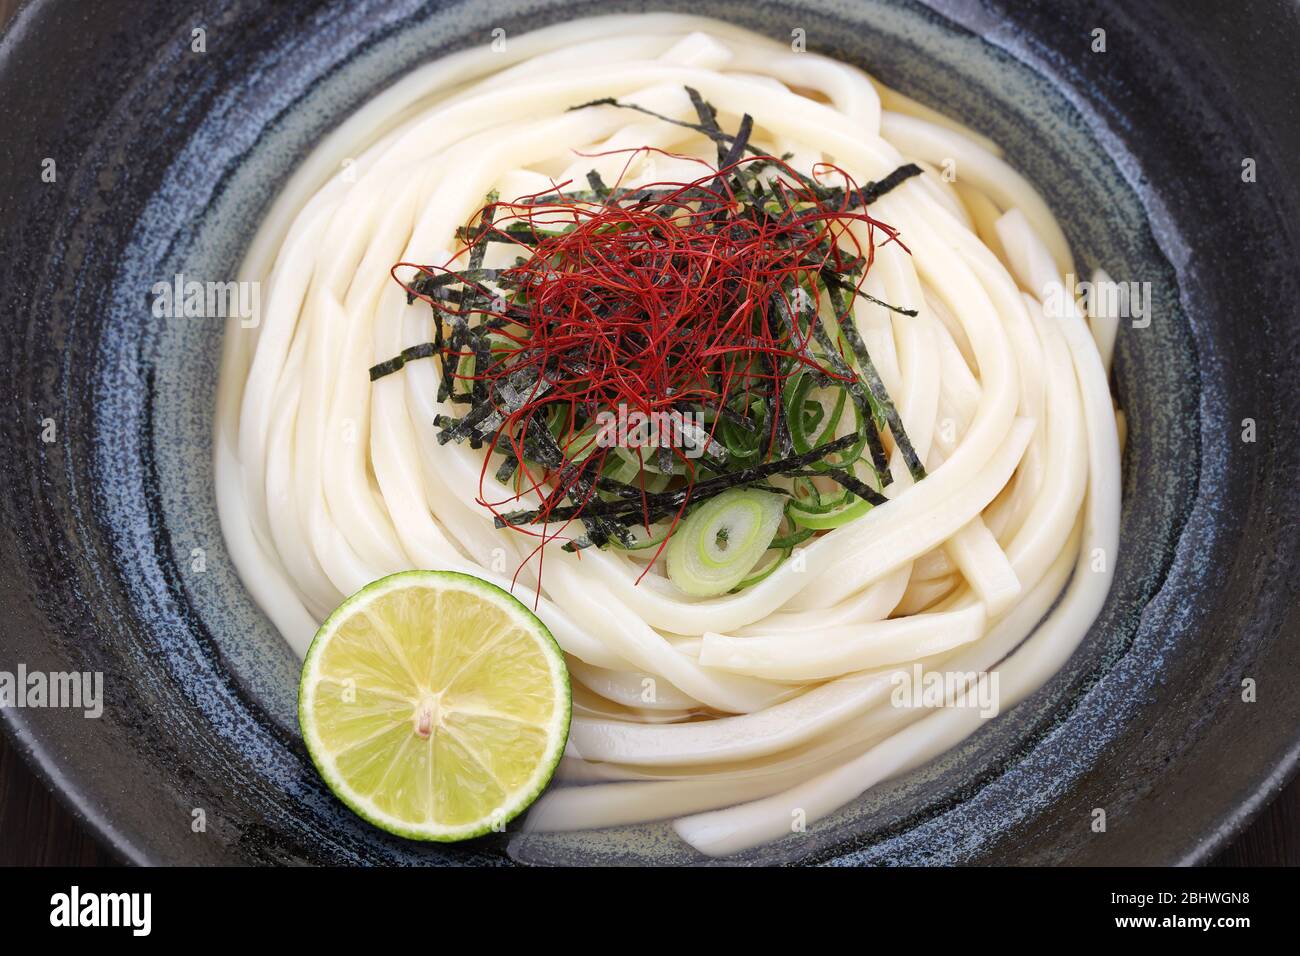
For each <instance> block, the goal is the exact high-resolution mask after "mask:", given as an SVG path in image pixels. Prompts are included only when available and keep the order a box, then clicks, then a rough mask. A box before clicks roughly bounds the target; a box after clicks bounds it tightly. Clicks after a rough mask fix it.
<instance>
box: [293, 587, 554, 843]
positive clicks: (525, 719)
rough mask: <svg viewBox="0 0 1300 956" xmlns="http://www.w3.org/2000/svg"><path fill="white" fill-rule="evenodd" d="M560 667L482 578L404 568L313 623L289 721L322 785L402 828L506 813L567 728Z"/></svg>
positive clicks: (497, 820) (426, 831)
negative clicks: (295, 707)
mask: <svg viewBox="0 0 1300 956" xmlns="http://www.w3.org/2000/svg"><path fill="white" fill-rule="evenodd" d="M569 716H570V695H569V675H568V671H567V669H566V668H565V665H564V657H563V655H562V653H561V652H560V648H559V646H558V645H556V643H555V639H554V638H553V637H551V633H550V631H548V630H547V629H546V626H545V625H544V624H542V622H541V621H539V620H538V619H537V617H536V616H535V615H534V614H533V613H532V612H531V611H529V610H528V609H527V608H526V607H524V606H523V605H522V604H520V603H519V601H517V600H516V599H515V598H513V597H511V596H510V595H509V594H507V593H506V592H505V591H503V590H501V589H500V588H498V587H496V586H495V585H493V584H488V583H487V582H486V581H481V580H479V579H478V578H475V577H471V576H470V575H468V574H459V573H456V572H452V571H403V572H401V573H399V574H393V575H390V576H388V577H386V578H381V579H380V580H378V581H375V582H374V583H372V584H370V585H367V586H366V587H364V588H362V589H361V590H360V591H358V592H357V593H356V594H354V595H352V597H350V598H348V599H347V600H346V601H344V602H343V603H342V604H341V605H340V606H339V607H338V609H337V610H335V611H334V613H333V614H331V615H330V616H329V618H328V619H327V620H326V621H325V623H324V624H322V625H321V628H320V630H319V631H317V632H316V638H315V640H314V641H312V645H311V648H310V649H309V650H308V651H307V659H306V660H305V661H304V662H303V667H302V683H301V684H300V686H299V689H298V723H299V725H300V727H301V728H302V735H303V739H304V740H305V741H306V743H307V750H308V752H309V753H310V754H311V757H312V760H313V761H314V762H315V764H316V768H317V769H318V770H319V771H320V774H321V776H322V777H323V778H324V780H325V782H326V784H328V785H329V787H330V789H331V790H333V791H334V793H335V795H337V796H338V798H339V799H340V800H342V801H343V802H344V803H345V804H347V805H348V806H349V807H350V808H351V809H352V810H353V811H355V812H356V813H357V814H359V815H360V816H362V817H363V818H365V819H366V820H368V821H370V822H371V823H373V824H374V825H375V826H377V827H380V828H382V829H384V830H387V831H389V832H390V833H396V834H398V835H399V836H404V837H408V838H410V839H414V840H441V841H451V840H464V839H467V838H469V837H474V836H480V835H482V834H484V833H487V832H488V831H490V830H500V829H504V827H505V824H506V823H507V822H508V821H509V820H511V819H512V818H513V817H515V816H517V815H518V814H520V813H521V812H523V810H524V809H525V808H527V807H528V805H529V804H530V803H532V802H533V800H535V799H536V798H537V796H538V794H540V793H541V792H542V790H543V789H544V788H545V787H546V785H547V783H549V782H550V779H551V775H552V774H553V773H554V772H555V767H556V765H557V764H558V763H559V761H560V756H561V754H563V752H564V745H565V741H566V740H567V739H568V736H569Z"/></svg>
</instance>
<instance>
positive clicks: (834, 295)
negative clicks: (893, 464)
mask: <svg viewBox="0 0 1300 956" xmlns="http://www.w3.org/2000/svg"><path fill="white" fill-rule="evenodd" d="M826 294H827V295H828V296H830V299H831V309H832V310H833V311H834V313H835V321H836V324H838V325H839V328H840V332H841V333H842V334H843V335H844V338H845V339H846V340H847V341H848V343H849V349H850V350H851V351H852V352H853V355H854V357H855V358H856V359H857V360H858V371H859V372H860V373H861V376H862V379H863V380H864V381H865V382H866V384H867V388H868V389H869V390H870V391H871V393H872V395H874V396H875V399H876V404H877V405H878V406H879V407H880V411H881V413H882V414H883V415H884V416H885V421H886V422H887V423H888V424H889V430H890V431H891V432H892V433H893V435H894V441H895V442H896V443H897V444H898V450H899V452H901V453H902V455H903V461H905V462H906V463H907V470H908V471H909V472H911V473H912V478H913V479H915V480H916V481H920V480H921V479H922V478H924V477H925V465H923V464H922V463H921V459H920V457H919V456H918V455H917V454H916V449H915V448H913V447H912V440H911V439H910V438H908V437H907V429H905V428H904V427H903V419H902V416H900V415H899V414H898V407H897V406H896V405H895V404H894V402H893V400H892V399H890V397H889V389H887V388H885V383H884V382H883V381H881V379H880V373H879V372H877V371H876V366H875V363H874V362H872V361H871V355H870V353H868V352H867V344H866V343H865V342H863V341H862V336H861V335H859V334H858V326H857V323H856V322H854V321H853V310H852V309H849V308H846V307H845V304H844V299H843V297H842V296H841V295H840V292H839V290H838V289H837V288H834V287H828V288H827V290H826Z"/></svg>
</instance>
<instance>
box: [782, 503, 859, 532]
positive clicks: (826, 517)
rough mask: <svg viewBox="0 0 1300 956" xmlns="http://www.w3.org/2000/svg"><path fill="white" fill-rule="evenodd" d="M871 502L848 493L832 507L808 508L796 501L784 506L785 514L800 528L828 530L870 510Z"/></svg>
mask: <svg viewBox="0 0 1300 956" xmlns="http://www.w3.org/2000/svg"><path fill="white" fill-rule="evenodd" d="M871 508H872V504H871V502H870V501H865V500H863V499H862V498H859V497H857V495H848V496H847V500H846V501H844V502H843V503H841V504H839V505H837V506H835V507H832V508H821V507H818V509H817V510H809V509H807V508H806V507H805V506H804V505H802V504H800V503H799V502H796V501H791V502H790V503H789V505H787V506H786V509H785V513H786V516H787V517H788V518H789V519H790V520H791V521H792V522H794V523H795V524H797V525H799V526H800V527H801V528H807V529H809V530H810V531H829V530H830V529H831V528H838V527H840V526H841V525H846V524H848V523H849V522H850V521H854V520H856V519H857V518H861V517H862V516H863V515H864V514H866V513H867V512H868V511H870V510H871Z"/></svg>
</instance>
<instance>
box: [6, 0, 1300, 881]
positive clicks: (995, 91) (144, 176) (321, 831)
mask: <svg viewBox="0 0 1300 956" xmlns="http://www.w3.org/2000/svg"><path fill="white" fill-rule="evenodd" d="M1024 6H1025V9H1019V6H1018V5H1017V6H1016V7H1008V8H1006V9H1004V8H1003V7H1002V5H1001V4H1000V3H997V2H993V0H989V2H987V3H979V4H977V3H974V2H970V3H959V2H952V3H944V2H940V3H936V4H934V5H932V6H925V5H921V4H918V3H912V2H907V0H872V2H857V3H849V2H832V0H817V2H808V3H785V2H763V3H749V2H746V3H741V2H731V0H719V2H711V0H690V2H686V0H669V2H653V3H635V2H623V0H615V2H607V0H602V2H599V3H596V2H576V3H575V2H561V0H525V2H510V3H506V2H473V3H437V2H431V3H418V2H414V0H393V2H388V3H379V2H375V3H360V2H348V3H344V2H333V3H328V2H319V3H315V2H293V3H275V4H272V3H256V2H249V0H221V2H217V0H213V2H202V3H174V2H158V3H146V2H135V3H131V4H107V5H95V6H94V8H93V11H92V8H91V6H90V5H86V4H79V3H75V2H57V0H48V2H36V3H32V4H30V5H29V6H27V7H26V8H24V9H23V10H22V11H21V12H20V14H19V15H18V17H17V19H16V21H15V22H14V23H13V24H12V26H11V27H10V29H9V32H8V34H7V36H6V37H5V38H4V40H3V44H2V45H0V160H2V166H0V170H2V171H3V178H2V179H0V210H2V214H0V368H2V369H3V375H2V376H0V461H2V462H3V468H2V469H0V604H2V605H3V614H2V618H0V670H4V671H9V672H14V671H16V670H17V668H18V667H19V665H23V666H25V667H26V668H27V669H28V670H29V671H34V670H42V671H97V672H102V674H103V675H104V682H105V683H104V696H105V709H104V713H103V716H102V717H100V718H98V719H87V718H85V717H83V716H82V715H81V713H80V711H71V710H54V709H30V708H8V709H6V710H5V711H4V712H3V716H4V722H5V724H6V725H7V729H8V731H9V733H10V734H11V735H12V736H13V737H14V739H15V740H16V741H17V743H18V745H19V746H20V748H22V749H23V750H24V751H25V752H26V753H27V754H28V757H29V759H30V761H31V763H32V764H33V765H34V766H35V767H36V768H37V769H38V770H39V772H40V773H41V774H42V776H43V777H44V778H45V779H46V780H47V781H48V782H49V783H50V784H51V785H52V786H53V787H54V788H55V789H56V790H57V791H58V792H59V793H60V794H61V795H62V797H63V799H64V800H65V802H66V803H67V804H68V805H69V806H70V807H72V808H73V810H74V811H75V812H76V813H77V814H78V815H80V816H81V817H83V818H84V819H85V820H86V821H87V822H88V823H89V825H90V826H91V827H92V828H93V829H94V830H95V831H96V832H97V833H98V834H99V835H100V836H101V837H102V839H103V840H104V841H105V842H106V843H107V844H109V845H111V846H112V847H114V848H115V849H116V850H117V851H118V852H119V853H120V854H121V856H122V857H124V858H125V859H127V860H132V861H138V862H150V863H298V862H313V863H424V864H465V863H487V864H499V863H507V862H510V861H515V862H542V863H547V862H606V863H628V862H673V863H688V862H699V861H701V859H702V858H699V857H697V856H695V855H694V854H693V853H692V852H691V851H689V850H688V849H687V848H685V847H684V846H683V845H682V844H681V843H680V842H678V841H676V840H674V839H673V838H672V837H671V835H670V832H669V831H668V829H667V828H666V827H665V826H648V827H637V828H627V829H623V830H617V831H602V832H597V833H590V834H578V835H567V836H558V837H540V836H531V835H528V836H525V835H521V834H519V833H508V834H504V835H499V836H494V837H491V838H485V839H483V840H479V841H475V842H472V843H468V844H465V845H461V846H453V847H444V846H425V845H419V844H414V843H408V842H404V841H402V840H398V839H395V838H391V837H388V836H387V835H385V834H383V833H380V832H378V831H376V830H374V829H372V828H371V827H369V826H368V825H367V824H365V823H363V822H362V821H361V820H359V819H357V818H356V817H354V816H352V815H351V814H350V813H349V812H348V811H347V810H346V809H344V807H343V806H342V805H341V804H339V803H338V802H337V801H335V800H334V799H333V798H332V797H331V795H330V794H329V793H328V791H326V790H325V788H324V787H323V786H322V784H321V783H320V781H319V780H318V778H317V776H316V774H315V773H314V771H313V770H312V768H311V766H310V763H309V761H308V759H307V756H306V753H305V751H304V749H303V746H302V744H301V742H300V740H299V739H298V736H297V732H296V729H295V726H294V703H295V694H296V686H297V661H296V660H295V658H294V657H293V655H292V654H291V653H290V652H289V650H288V649H287V648H286V647H285V646H284V645H283V643H282V642H281V641H280V640H279V638H278V637H277V635H276V634H275V633H274V632H273V631H272V629H271V627H270V625H269V624H268V622H267V621H266V620H265V618H264V617H263V616H262V615H261V614H260V612H259V611H258V610H257V609H256V607H255V606H254V605H253V604H252V602H251V600H250V599H249V597H248V594H247V593H246V591H245V589H244V587H243V586H242V585H241V583H240V581H239V578H238V577H237V575H236V574H235V572H234V570H233V568H232V567H231V564H230V561H229V558H228V555H227V553H226V551H225V548H224V545H223V543H222V539H221V534H220V531H219V529H218V524H217V519H216V510H215V503H214V498H213V485H212V466H211V435H210V432H211V422H212V414H213V400H214V394H215V386H216V368H217V356H218V353H219V349H220V341H221V335H222V327H221V323H220V322H219V321H217V320H207V319H158V318H155V317H153V315H152V314H151V311H150V309H149V302H150V290H151V288H152V287H153V285H154V283H156V282H159V281H169V280H170V279H171V278H172V277H173V276H174V275H175V274H176V273H183V274H185V275H187V276H191V277H201V278H205V279H224V278H227V277H229V276H230V275H231V274H233V271H234V269H235V267H236V265H237V263H238V261H239V259H240V257H241V254H242V252H243V249H244V247H245V245H246V244H247V242H248V240H249V239H250V237H251V236H252V234H253V232H254V229H255V228H256V225H257V222H258V219H259V216H261V214H262V213H263V211H264V210H265V209H266V207H267V204H268V202H269V201H270V200H271V198H272V197H273V196H274V195H275V193H276V191H277V189H278V188H279V187H280V186H281V185H282V184H283V182H284V181H285V179H286V178H287V177H288V175H289V174H290V171H291V170H292V169H293V168H294V165H295V163H297V162H298V161H299V160H300V159H301V158H302V157H303V156H304V155H305V154H306V153H307V152H308V151H309V150H310V149H311V148H312V146H313V144H314V143H316V142H317V141H318V140H319V139H320V137H321V136H322V135H323V134H324V133H325V132H326V131H328V130H329V129H330V128H332V127H333V126H335V125H336V124H337V123H338V122H339V121H340V120H341V119H342V118H343V117H345V116H346V115H348V113H349V112H350V111H351V110H352V109H354V108H355V107H356V106H357V105H358V104H360V103H361V102H363V101H365V100H366V99H368V98H369V97H371V96H372V95H374V94H375V93H376V92H377V91H379V90H380V89H382V88H383V87H385V86H386V85H387V84H390V83H391V82H393V81H394V80H395V79H396V78H398V77H400V76H402V75H403V74H404V73H405V72H407V71H408V70H410V69H412V68H413V67H415V66H416V65H418V64H421V63H423V62H426V61H428V60H430V59H433V58H435V57H438V56H441V55H443V54H444V53H446V52H448V51H451V50H455V49H459V48H462V47H465V46H469V45H473V44H480V43H487V42H489V41H490V39H491V33H492V30H493V29H494V28H497V27H500V28H503V29H505V30H506V31H507V36H509V35H510V34H517V33H520V32H523V31H525V30H528V29H530V28H533V27H536V26H541V25H544V24H548V23H552V22H556V21H559V20H563V19H566V18H571V17H576V16H579V15H585V14H592V13H600V12H613V11H624V10H636V9H679V10H683V11H687V12H692V13H706V14H711V15H714V16H717V17H720V18H724V19H728V20H733V21H735V22H738V23H741V24H743V25H746V26H749V27H751V28H753V29H756V30H758V31H760V32H763V33H767V34H769V35H772V36H774V37H789V36H790V35H791V31H792V30H794V29H803V30H804V31H805V34H806V37H807V42H808V45H809V47H810V48H811V49H814V50H817V51H821V52H826V53H830V54H833V55H836V56H839V57H841V58H843V59H846V60H848V61H850V62H853V63H858V64H861V65H863V66H865V67H866V68H868V69H869V70H871V71H872V72H873V73H874V74H876V75H878V76H879V77H880V78H881V79H883V80H884V81H886V82H888V83H889V84H891V85H893V86H895V87H897V88H900V89H901V90H903V91H904V92H907V93H909V94H911V95H912V96H914V97H916V98H918V99H920V100H922V101H924V102H926V103H928V104H930V105H932V106H935V107H937V108H938V109H940V110H942V111H944V112H947V113H950V114H952V115H955V116H959V117H962V118H963V120H964V121H966V122H967V123H969V124H970V125H972V126H974V127H975V128H977V129H979V130H980V131H982V132H984V133H986V134H987V135H989V136H991V137H992V138H993V139H995V140H997V141H998V142H999V143H1001V144H1002V145H1003V146H1004V147H1006V148H1007V151H1008V156H1009V158H1010V160H1011V161H1012V162H1013V163H1014V164H1015V165H1016V166H1017V167H1019V168H1020V169H1021V170H1022V171H1023V172H1024V173H1026V174H1027V175H1028V176H1029V177H1030V178H1031V179H1032V180H1034V181H1035V182H1036V183H1037V184H1038V185H1039V186H1040V188H1041V189H1042V190H1043V192H1044V193H1045V194H1046V196H1047V199H1048V201H1049V203H1050V204H1051V205H1052V206H1053V208H1054V209H1055V210H1056V212H1057V213H1058V215H1059V216H1060V218H1061V219H1062V220H1063V222H1064V223H1065V226H1066V230H1067V232H1068V233H1069V236H1070V239H1071V241H1072V243H1073V245H1074V248H1075V250H1076V255H1077V257H1078V259H1079V261H1080V262H1081V264H1083V265H1084V266H1085V267H1087V268H1089V269H1090V268H1092V267H1094V266H1102V267H1104V268H1105V269H1107V270H1108V271H1109V272H1110V273H1111V275H1112V276H1114V277H1115V278H1117V279H1124V280H1132V281H1142V282H1150V283H1151V293H1152V304H1153V308H1152V321H1151V324H1150V326H1149V327H1147V328H1142V329H1137V328H1130V327H1125V328H1124V329H1123V330H1122V331H1121V333H1120V337H1119V343H1118V352H1117V368H1116V384H1117V389H1118V394H1119V396H1120V399H1121V402H1122V404H1123V406H1124V408H1125V409H1126V411H1127V414H1128V422H1129V439H1128V449H1127V455H1126V459H1125V467H1124V484H1125V487H1124V494H1125V506H1124V515H1123V527H1122V549H1121V554H1120V556H1119V560H1118V565H1117V569H1116V572H1117V573H1116V579H1115V585H1114V588H1113V590H1112V592H1111V595H1110V598H1109V600H1108V602H1107V604H1106V607H1105V609H1104V611H1103V612H1102V614H1101V616H1100V618H1099V620H1098V621H1097V622H1096V624H1095V626H1094V627H1093V628H1092V630H1091V632H1090V634H1089V635H1088V637H1087V639H1086V640H1085V641H1084V643H1083V645H1082V646H1081V648H1080V649H1079V651H1078V652H1077V653H1076V654H1075V655H1074V657H1073V658H1072V659H1071V660H1070V662H1069V664H1068V665H1067V666H1066V667H1065V668H1064V670H1063V671H1062V672H1061V673H1060V674H1058V675H1057V676H1056V678H1055V679H1053V680H1052V681H1051V682H1050V683H1049V684H1048V685H1047V686H1046V687H1044V688H1043V689H1042V690H1041V691H1039V692H1038V693H1037V694H1035V695H1033V696H1032V697H1031V698H1030V699H1029V700H1027V701H1026V702H1025V703H1023V704H1022V705H1020V706H1019V707H1017V708H1015V709H1014V710H1013V711H1011V712H1009V713H1007V714H1004V715H1003V716H1001V717H1000V718H998V719H997V720H995V721H992V722H990V723H989V724H988V725H987V726H985V727H984V728H983V729H982V730H980V731H979V732H978V733H977V734H976V735H975V736H974V737H972V738H971V739H969V740H968V741H966V743H964V744H963V745H962V746H961V747H959V748H958V749H957V750H955V751H954V752H952V753H950V754H948V755H946V756H944V757H943V758H942V759H940V760H938V761H936V762H934V763H933V764H931V765H929V766H927V767H923V768H921V769H920V770H918V771H917V772H914V773H912V774H910V775H908V776H906V777H904V778H902V779H899V780H895V781H892V782H890V783H888V784H886V785H883V786H881V787H878V788H876V789H874V790H872V791H871V792H870V793H868V794H867V795H865V796H864V797H863V798H861V799H859V800H858V801H856V802H855V803H854V804H852V805H850V806H848V807H845V808H843V809H842V810H840V811H839V812H837V813H836V814H834V815H833V816H832V817H831V818H829V819H828V820H826V821H824V822H822V823H819V824H817V825H816V826H814V827H813V828H812V829H811V831H810V832H809V833H807V834H802V835H797V836H796V835H792V836H791V837H789V838H787V839H786V840H784V841H782V842H779V843H777V844H775V845H772V846H769V847H765V848H763V849H760V850H755V851H752V852H750V853H747V854H744V855H743V856H741V857H738V858H737V859H736V860H735V861H732V862H742V863H755V862H761V863H773V862H795V861H799V862H821V863H832V864H841V865H843V864H862V863H1020V864H1059V863H1102V862H1106V863H1177V862H1198V861H1201V860H1204V859H1206V858H1207V857H1208V856H1209V855H1210V854H1211V853H1213V852H1214V850H1215V849H1216V848H1217V847H1219V846H1221V845H1222V844H1223V842H1224V841H1225V840H1226V839H1228V838H1229V837H1230V836H1231V835H1232V834H1233V833H1234V832H1235V831H1236V830H1237V829H1238V828H1239V827H1241V826H1242V825H1243V824H1244V822H1245V821H1246V820H1247V819H1248V818H1249V817H1250V815H1251V814H1252V812H1253V811H1254V810H1255V809H1257V808H1258V807H1259V806H1260V805H1262V804H1263V803H1264V802H1265V801H1267V800H1268V799H1269V798H1270V797H1271V796H1272V795H1273V794H1274V793H1275V792H1276V791H1277V790H1278V789H1279V788H1280V787H1281V786H1282V784H1283V783H1284V782H1285V780H1286V778H1287V777H1288V775H1289V774H1290V772H1291V771H1292V769H1293V768H1294V766H1295V762H1296V753H1297V739H1298V737H1300V730H1298V728H1300V681H1298V680H1297V678H1298V677H1300V673H1298V672H1300V667H1298V663H1300V650H1298V648H1297V643H1296V641H1295V640H1294V638H1295V636H1296V632H1297V627H1296V625H1297V610H1296V573H1297V534H1298V532H1297V528H1298V527H1300V521H1298V520H1297V518H1298V515H1297V507H1296V500H1295V497H1296V496H1295V489H1296V475H1297V474H1300V454H1298V452H1300V446H1298V443H1297V421H1298V420H1300V414H1298V413H1300V398H1298V396H1300V375H1298V374H1297V368H1296V360H1297V354H1298V353H1297V344H1298V336H1300V317H1298V316H1297V306H1296V303H1297V301H1300V287H1298V285H1297V280H1296V264H1297V262H1298V261H1300V255H1298V253H1300V240H1298V237H1297V229H1298V228H1300V198H1298V196H1297V183H1300V177H1298V176H1297V175H1296V168H1295V159H1294V157H1295V156H1296V155H1298V154H1300V123H1298V121H1297V112H1298V106H1297V104H1298V103H1300V92H1298V91H1297V89H1296V84H1295V82H1294V77H1295V71H1294V61H1293V59H1292V55H1293V54H1292V51H1294V50H1295V49H1296V48H1297V46H1300V19H1298V17H1297V11H1296V8H1295V7H1294V6H1292V5H1289V4H1283V3H1274V2H1268V0H1256V2H1254V3H1252V4H1249V5H1247V6H1244V7H1241V8H1236V7H1234V9H1233V10H1232V11H1231V12H1230V11H1229V10H1228V5H1222V4H1217V3H1212V2H1179V3H1174V2H1160V3H1144V4H1141V5H1132V4H1125V3H1122V2H1119V0H1114V2H1110V0H1103V2H1098V3H1094V4H1090V5H1088V7H1089V12H1088V14H1087V15H1086V16H1085V15H1084V14H1083V13H1082V12H1080V11H1081V8H1080V7H1079V5H1077V4H1074V3H1071V2H1067V0H1063V2H1059V3H1057V2H1053V3H1038V4H1032V5H1029V4H1026V5H1024ZM1134 6H1138V7H1139V10H1140V12H1138V11H1134V10H1133V9H1132V8H1133V7H1134ZM196 28H202V29H203V30H204V31H205V34H204V36H205V41H206V52H205V53H196V52H194V51H193V50H192V47H191V40H192V36H193V31H194V30H195V29H196ZM1098 29H1100V30H1104V31H1105V51H1104V52H1102V51H1099V50H1096V49H1094V47H1095V46H1096V38H1097V36H1098V35H1097V34H1095V33H1094V31H1095V30H1098ZM47 160H51V161H52V162H53V166H52V167H51V165H50V163H49V162H47ZM1248 161H1253V162H1248ZM51 168H52V169H53V171H54V181H53V182H47V181H45V180H46V179H47V178H49V177H48V175H46V176H44V177H43V175H42V174H43V172H48V171H49V170H50V169H51ZM1250 169H1253V171H1254V176H1253V180H1254V181H1249V180H1250V179H1251V178H1252V177H1251V176H1249V175H1247V176H1245V177H1243V173H1244V172H1246V171H1247V170H1250ZM1247 420H1249V422H1248V421H1247ZM1250 423H1253V425H1252V424H1250ZM1252 428H1253V438H1254V440H1253V441H1248V440H1245V439H1246V438H1249V437H1251V435H1250V434H1249V432H1250V431H1251V429H1252ZM1244 690H1253V695H1252V694H1251V693H1245V694H1244V693H1243V691H1244ZM1252 696H1253V701H1252V700H1250V699H1249V698H1251V697H1252ZM1244 698H1246V699H1244ZM1096 808H1102V809H1104V810H1105V811H1106V822H1107V827H1106V830H1105V832H1104V833H1101V832H1096V831H1095V830H1094V827H1093V822H1094V814H1093V811H1094V809H1096ZM199 810H201V811H202V815H201V818H202V820H203V822H204V826H203V827H196V826H195V821H196V819H198V818H199V815H197V814H196V811H199Z"/></svg>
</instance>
